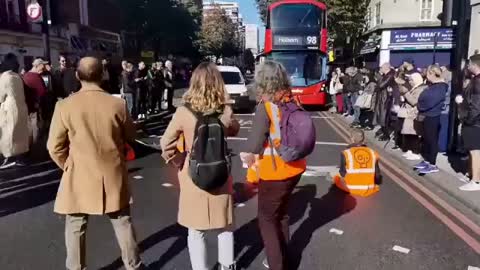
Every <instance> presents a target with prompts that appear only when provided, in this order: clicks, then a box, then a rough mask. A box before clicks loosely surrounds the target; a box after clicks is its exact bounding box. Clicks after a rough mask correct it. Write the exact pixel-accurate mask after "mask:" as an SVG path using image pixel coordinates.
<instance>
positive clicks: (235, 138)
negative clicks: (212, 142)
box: [227, 137, 248, 141]
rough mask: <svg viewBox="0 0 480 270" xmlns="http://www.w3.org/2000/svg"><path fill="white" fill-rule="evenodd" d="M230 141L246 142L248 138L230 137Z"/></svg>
mask: <svg viewBox="0 0 480 270" xmlns="http://www.w3.org/2000/svg"><path fill="white" fill-rule="evenodd" d="M227 139H228V140H230V141H246V140H248V138H239V137H228V138H227Z"/></svg>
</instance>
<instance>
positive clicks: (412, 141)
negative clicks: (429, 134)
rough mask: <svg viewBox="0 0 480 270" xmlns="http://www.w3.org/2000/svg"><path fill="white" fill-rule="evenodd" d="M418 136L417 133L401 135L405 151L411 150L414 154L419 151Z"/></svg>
mask: <svg viewBox="0 0 480 270" xmlns="http://www.w3.org/2000/svg"><path fill="white" fill-rule="evenodd" d="M420 143H421V142H420V137H419V136H417V135H410V134H408V135H407V134H406V135H403V146H404V147H405V151H412V152H413V153H414V154H419V153H420Z"/></svg>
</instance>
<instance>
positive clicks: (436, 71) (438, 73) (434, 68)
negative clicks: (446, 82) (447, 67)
mask: <svg viewBox="0 0 480 270" xmlns="http://www.w3.org/2000/svg"><path fill="white" fill-rule="evenodd" d="M427 74H431V75H434V76H435V77H436V78H437V79H438V80H442V79H444V78H443V76H442V75H443V71H442V69H441V68H440V66H439V65H431V66H429V67H428V69H427Z"/></svg>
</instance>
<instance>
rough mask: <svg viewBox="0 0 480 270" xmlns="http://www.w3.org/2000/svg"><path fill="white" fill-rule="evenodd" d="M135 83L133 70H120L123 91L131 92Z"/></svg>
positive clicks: (134, 87)
mask: <svg viewBox="0 0 480 270" xmlns="http://www.w3.org/2000/svg"><path fill="white" fill-rule="evenodd" d="M136 87H137V84H136V83H135V78H134V74H133V72H126V71H122V88H123V93H129V94H133V93H135V89H136Z"/></svg>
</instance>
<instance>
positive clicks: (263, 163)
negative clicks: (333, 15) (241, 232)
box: [241, 61, 315, 270]
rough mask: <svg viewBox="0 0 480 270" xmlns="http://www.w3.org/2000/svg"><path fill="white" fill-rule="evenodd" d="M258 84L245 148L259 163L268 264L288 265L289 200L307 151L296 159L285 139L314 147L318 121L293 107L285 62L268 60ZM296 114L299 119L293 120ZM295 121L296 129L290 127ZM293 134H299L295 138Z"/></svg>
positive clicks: (246, 156)
mask: <svg viewBox="0 0 480 270" xmlns="http://www.w3.org/2000/svg"><path fill="white" fill-rule="evenodd" d="M255 83H256V86H257V91H258V92H259V95H260V96H261V99H262V101H263V102H261V103H260V104H259V105H258V106H257V109H256V112H255V118H254V120H253V125H252V126H253V129H252V132H251V134H250V136H249V138H248V144H247V149H246V150H247V151H246V153H241V158H242V161H243V162H244V163H246V164H247V166H249V167H251V166H253V165H255V166H256V168H257V170H258V173H259V177H260V181H259V184H258V224H259V227H260V233H261V235H262V238H263V243H264V246H265V252H266V255H267V260H266V261H264V262H263V264H264V266H265V267H267V268H269V269H273V270H285V269H287V268H288V266H287V264H288V262H287V257H286V254H287V245H288V242H289V238H290V236H289V222H288V220H289V217H288V213H287V209H288V203H289V199H290V196H291V194H292V192H293V190H294V188H295V186H296V185H297V184H298V182H299V181H300V178H301V176H302V174H303V173H304V172H305V170H306V166H307V163H306V160H305V156H304V155H300V156H299V157H300V158H298V156H297V158H294V157H292V156H289V155H288V153H291V151H287V152H284V151H283V150H284V149H285V148H289V147H290V146H291V145H285V143H286V142H292V141H295V140H296V138H294V137H300V138H302V139H303V138H307V140H308V141H310V140H312V142H313V146H314V145H315V133H314V129H313V132H309V131H310V130H311V127H312V125H313V123H311V118H310V117H309V116H308V114H305V115H302V113H305V112H303V111H299V110H295V109H294V111H293V112H292V110H290V111H289V109H288V108H291V107H296V105H295V103H294V102H293V98H292V93H291V87H290V81H289V77H288V74H287V72H286V70H285V68H284V67H283V66H282V65H281V64H279V63H276V62H272V61H266V62H265V63H264V64H263V65H262V66H261V67H260V69H259V71H258V72H257V74H256V76H255ZM285 108H287V109H285ZM297 108H298V107H297ZM298 113H300V114H298ZM286 115H288V117H287V116H286ZM282 116H283V117H284V118H282ZM304 116H306V118H305V117H304ZM282 119H283V120H286V121H282ZM291 119H294V120H295V122H296V123H295V122H291V121H290V120H291ZM295 124H299V125H304V127H305V128H303V129H302V128H299V126H296V125H295ZM291 126H293V127H295V129H296V130H289V128H290V127H291ZM285 131H287V132H286V133H285ZM292 134H295V135H296V136H293V137H292V136H291V135H292ZM305 134H307V136H306V137H304V135H305ZM288 135H290V136H288ZM287 138H288V139H287ZM301 148H302V147H296V148H295V147H294V148H292V149H289V150H293V152H294V151H295V150H297V149H301ZM306 149H307V150H306V152H309V151H312V150H313V147H312V146H310V147H307V148H306ZM307 154H309V153H307ZM255 155H260V158H259V160H256V159H255ZM286 160H290V161H286Z"/></svg>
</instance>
